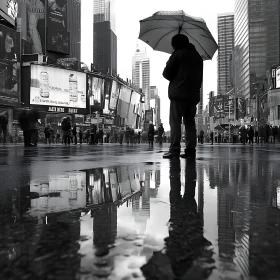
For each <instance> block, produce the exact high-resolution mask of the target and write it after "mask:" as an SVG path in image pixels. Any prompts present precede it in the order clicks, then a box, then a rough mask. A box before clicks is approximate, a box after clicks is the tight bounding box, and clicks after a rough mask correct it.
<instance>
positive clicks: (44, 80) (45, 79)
mask: <svg viewBox="0 0 280 280" xmlns="http://www.w3.org/2000/svg"><path fill="white" fill-rule="evenodd" d="M40 95H41V97H43V98H49V97H50V91H49V74H48V72H44V71H42V72H41V73H40Z"/></svg>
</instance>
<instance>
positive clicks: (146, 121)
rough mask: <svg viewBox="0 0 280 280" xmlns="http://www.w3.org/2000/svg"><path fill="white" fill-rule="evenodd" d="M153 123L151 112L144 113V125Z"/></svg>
mask: <svg viewBox="0 0 280 280" xmlns="http://www.w3.org/2000/svg"><path fill="white" fill-rule="evenodd" d="M149 122H153V110H146V111H145V123H149Z"/></svg>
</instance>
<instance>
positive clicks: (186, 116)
mask: <svg viewBox="0 0 280 280" xmlns="http://www.w3.org/2000/svg"><path fill="white" fill-rule="evenodd" d="M195 114H196V105H195V106H193V105H192V106H190V105H188V104H187V103H184V102H182V101H174V100H171V101H170V115H169V124H170V129H171V133H170V147H169V152H171V153H180V150H181V145H180V142H181V137H182V135H181V124H182V118H183V121H184V125H185V143H186V148H185V152H186V151H187V150H195V148H196V143H197V142H196V141H197V140H196V127H195Z"/></svg>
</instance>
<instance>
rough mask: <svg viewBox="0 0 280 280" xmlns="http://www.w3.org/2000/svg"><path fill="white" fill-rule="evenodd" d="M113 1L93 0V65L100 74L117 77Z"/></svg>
mask: <svg viewBox="0 0 280 280" xmlns="http://www.w3.org/2000/svg"><path fill="white" fill-rule="evenodd" d="M114 5H115V0H94V6H93V7H94V11H93V64H94V66H95V68H97V70H98V71H100V72H105V73H109V74H112V75H114V76H116V75H117V35H116V17H115V8H114Z"/></svg>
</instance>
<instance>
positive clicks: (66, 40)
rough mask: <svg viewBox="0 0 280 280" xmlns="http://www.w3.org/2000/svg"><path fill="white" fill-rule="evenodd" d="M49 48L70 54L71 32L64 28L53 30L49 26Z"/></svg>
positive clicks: (49, 49)
mask: <svg viewBox="0 0 280 280" xmlns="http://www.w3.org/2000/svg"><path fill="white" fill-rule="evenodd" d="M47 50H48V51H53V52H58V53H64V54H69V53H70V32H65V31H62V30H51V29H49V28H48V37H47Z"/></svg>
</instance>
